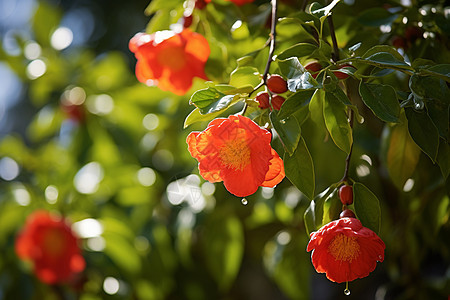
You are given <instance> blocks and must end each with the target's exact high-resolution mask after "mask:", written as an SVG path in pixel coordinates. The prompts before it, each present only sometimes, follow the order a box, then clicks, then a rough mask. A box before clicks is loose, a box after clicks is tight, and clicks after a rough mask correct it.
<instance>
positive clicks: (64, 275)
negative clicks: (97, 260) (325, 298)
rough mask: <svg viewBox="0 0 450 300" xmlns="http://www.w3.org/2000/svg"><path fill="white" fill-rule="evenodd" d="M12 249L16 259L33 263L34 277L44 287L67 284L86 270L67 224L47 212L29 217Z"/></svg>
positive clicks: (36, 213) (40, 212) (76, 240)
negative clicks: (76, 274) (44, 284)
mask: <svg viewBox="0 0 450 300" xmlns="http://www.w3.org/2000/svg"><path fill="white" fill-rule="evenodd" d="M15 249H16V253H17V255H18V256H19V258H21V259H23V260H31V261H32V262H33V265H34V272H35V273H36V276H37V277H38V278H39V279H40V280H41V281H42V282H44V283H47V284H55V283H59V282H64V281H67V280H69V279H70V277H71V276H72V275H73V274H75V273H79V272H81V271H83V269H84V267H85V261H84V258H83V257H82V256H81V250H80V248H79V247H78V238H77V237H76V236H75V235H74V233H73V232H72V230H71V229H70V227H69V225H67V224H66V223H65V222H64V220H63V219H61V218H59V217H56V216H54V215H51V214H50V213H48V212H46V211H37V212H34V213H33V214H31V215H30V216H28V218H27V221H26V224H25V228H24V229H23V230H22V232H21V233H20V234H19V236H18V237H17V239H16V244H15Z"/></svg>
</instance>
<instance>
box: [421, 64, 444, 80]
mask: <svg viewBox="0 0 450 300" xmlns="http://www.w3.org/2000/svg"><path fill="white" fill-rule="evenodd" d="M426 71H427V72H430V73H432V74H433V75H434V76H438V77H440V78H441V79H444V80H445V81H447V82H450V64H441V65H435V66H432V67H429V68H428V69H426Z"/></svg>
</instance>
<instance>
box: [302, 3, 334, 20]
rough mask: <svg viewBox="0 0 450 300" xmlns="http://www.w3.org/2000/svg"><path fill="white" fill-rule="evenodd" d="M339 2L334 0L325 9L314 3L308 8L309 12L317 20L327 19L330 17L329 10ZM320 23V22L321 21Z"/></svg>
mask: <svg viewBox="0 0 450 300" xmlns="http://www.w3.org/2000/svg"><path fill="white" fill-rule="evenodd" d="M339 2H340V0H334V1H333V2H331V3H330V4H328V5H327V6H325V7H321V5H320V4H319V3H317V2H314V3H313V4H311V6H310V8H309V9H310V11H311V14H312V15H315V16H316V17H318V18H321V19H322V17H327V16H329V15H330V12H331V10H332V9H333V8H334V7H335V6H336V5H337V4H338V3H339ZM321 21H322V20H321Z"/></svg>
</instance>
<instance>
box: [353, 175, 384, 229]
mask: <svg viewBox="0 0 450 300" xmlns="http://www.w3.org/2000/svg"><path fill="white" fill-rule="evenodd" d="M353 195H354V196H353V199H354V202H353V203H354V205H355V213H356V215H357V216H358V219H359V220H360V221H361V223H362V225H363V226H364V227H367V228H369V229H371V230H372V231H374V232H375V233H377V234H378V232H379V231H380V223H381V208H380V202H379V201H378V198H377V196H375V195H374V194H373V193H372V192H371V191H370V190H369V189H368V188H367V187H366V186H364V185H363V184H362V183H359V182H356V183H355V184H353Z"/></svg>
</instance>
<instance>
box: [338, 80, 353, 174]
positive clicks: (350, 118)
mask: <svg viewBox="0 0 450 300" xmlns="http://www.w3.org/2000/svg"><path fill="white" fill-rule="evenodd" d="M345 89H346V94H347V97H348V100H350V102H352V99H351V96H350V91H349V87H348V84H346V85H345ZM353 115H354V113H353V110H352V109H351V108H350V107H349V108H348V123H349V125H350V128H351V129H352V131H353V119H354V118H353ZM352 152H353V142H352V144H351V145H350V152H349V153H348V155H347V158H346V159H345V171H344V176H343V177H342V179H341V181H342V182H347V181H348V178H349V176H348V174H349V172H350V160H351V158H352Z"/></svg>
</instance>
